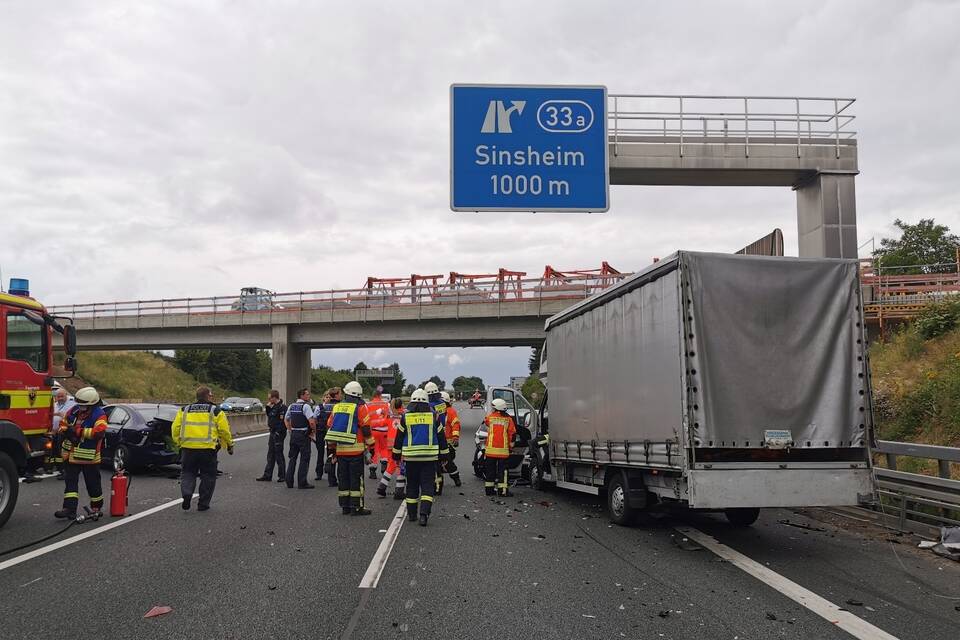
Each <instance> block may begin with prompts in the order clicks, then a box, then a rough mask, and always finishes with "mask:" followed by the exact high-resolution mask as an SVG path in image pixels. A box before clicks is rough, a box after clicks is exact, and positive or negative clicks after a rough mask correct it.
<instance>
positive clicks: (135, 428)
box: [102, 404, 180, 471]
mask: <svg viewBox="0 0 960 640" xmlns="http://www.w3.org/2000/svg"><path fill="white" fill-rule="evenodd" d="M179 410H180V407H179V406H177V405H175V404H113V405H107V406H105V407H104V408H103V411H104V413H106V414H107V431H106V434H105V436H104V442H103V453H102V457H103V464H104V465H106V466H112V467H113V468H114V469H117V468H120V467H121V466H122V467H123V468H124V469H126V470H128V471H135V470H137V469H142V468H143V467H161V466H164V465H168V464H176V463H177V462H179V458H180V455H179V453H178V452H177V451H176V450H175V449H174V447H173V439H172V438H171V437H170V426H171V425H172V424H173V420H174V418H176V416H177V411H179Z"/></svg>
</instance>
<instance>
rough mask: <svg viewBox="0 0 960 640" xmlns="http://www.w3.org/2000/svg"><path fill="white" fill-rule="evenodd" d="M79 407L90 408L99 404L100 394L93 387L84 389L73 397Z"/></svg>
mask: <svg viewBox="0 0 960 640" xmlns="http://www.w3.org/2000/svg"><path fill="white" fill-rule="evenodd" d="M73 397H74V400H76V401H77V404H78V405H80V406H81V407H92V406H93V405H95V404H97V403H98V402H100V394H99V393H97V390H96V389H94V388H93V387H84V388H83V389H80V390H79V391H77V393H76V394H75V395H74V396H73Z"/></svg>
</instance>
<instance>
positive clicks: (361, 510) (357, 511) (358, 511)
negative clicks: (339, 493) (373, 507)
mask: <svg viewBox="0 0 960 640" xmlns="http://www.w3.org/2000/svg"><path fill="white" fill-rule="evenodd" d="M371 513H373V511H370V509H367V508H365V507H357V508H356V509H354V510H353V515H355V516H368V515H370V514H371Z"/></svg>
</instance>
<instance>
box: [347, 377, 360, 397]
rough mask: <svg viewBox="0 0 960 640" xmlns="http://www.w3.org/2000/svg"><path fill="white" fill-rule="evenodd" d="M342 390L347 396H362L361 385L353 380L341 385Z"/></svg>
mask: <svg viewBox="0 0 960 640" xmlns="http://www.w3.org/2000/svg"><path fill="white" fill-rule="evenodd" d="M343 392H344V393H345V394H347V395H348V396H354V397H355V398H360V397H362V396H363V387H361V386H360V383H359V382H357V381H356V380H354V381H353V382H348V383H347V384H345V385H343Z"/></svg>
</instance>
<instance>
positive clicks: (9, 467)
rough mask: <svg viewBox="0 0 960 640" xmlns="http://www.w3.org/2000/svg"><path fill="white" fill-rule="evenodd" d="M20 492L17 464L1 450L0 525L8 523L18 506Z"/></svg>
mask: <svg viewBox="0 0 960 640" xmlns="http://www.w3.org/2000/svg"><path fill="white" fill-rule="evenodd" d="M19 493H20V479H19V476H18V475H17V466H16V465H15V464H14V463H13V460H12V459H11V458H10V456H8V455H7V454H6V453H4V452H2V451H0V527H2V526H3V525H4V524H6V522H7V520H9V519H10V515H11V514H13V508H14V507H16V506H17V495H18V494H19Z"/></svg>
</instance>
